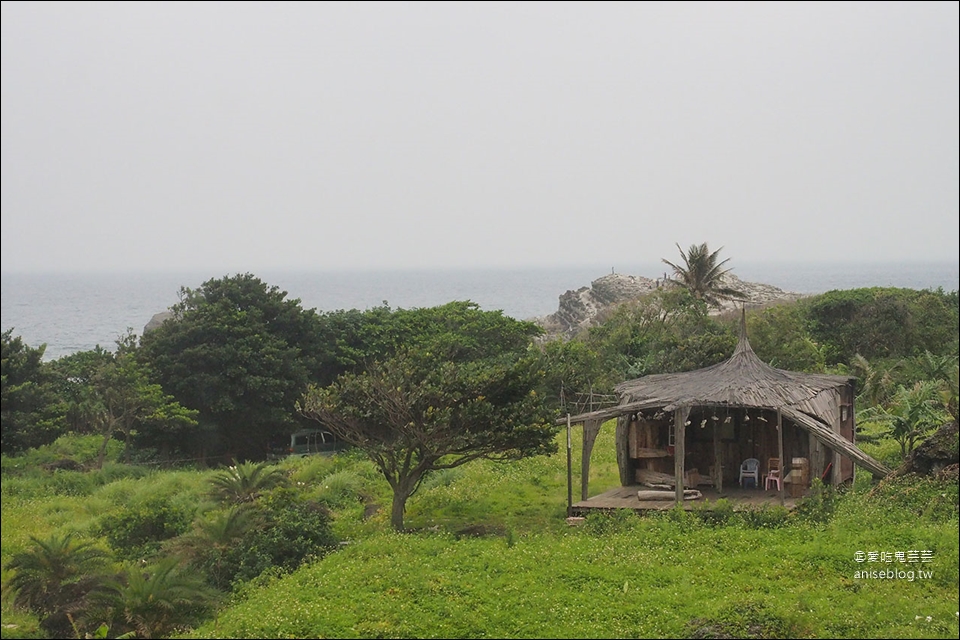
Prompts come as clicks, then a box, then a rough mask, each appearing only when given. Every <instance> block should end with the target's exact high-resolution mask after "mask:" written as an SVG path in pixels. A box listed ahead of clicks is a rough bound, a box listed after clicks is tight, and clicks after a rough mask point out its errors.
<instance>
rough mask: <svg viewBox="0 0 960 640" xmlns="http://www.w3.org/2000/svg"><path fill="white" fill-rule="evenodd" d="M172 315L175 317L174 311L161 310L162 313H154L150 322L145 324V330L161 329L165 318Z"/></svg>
mask: <svg viewBox="0 0 960 640" xmlns="http://www.w3.org/2000/svg"><path fill="white" fill-rule="evenodd" d="M172 317H173V312H172V311H161V312H160V313H155V314H153V317H152V318H150V322H148V323H147V324H146V325H144V327H143V332H144V333H147V332H148V331H153V330H154V329H159V328H160V325H162V324H163V322H164V320H167V319H169V318H172Z"/></svg>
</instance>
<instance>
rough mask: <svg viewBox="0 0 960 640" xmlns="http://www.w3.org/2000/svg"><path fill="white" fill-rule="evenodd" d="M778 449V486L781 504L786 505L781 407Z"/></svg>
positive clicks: (778, 419) (778, 417)
mask: <svg viewBox="0 0 960 640" xmlns="http://www.w3.org/2000/svg"><path fill="white" fill-rule="evenodd" d="M777 451H778V452H779V453H778V455H779V456H780V471H778V472H777V473H779V474H780V481H779V482H777V486H778V487H779V488H780V506H781V507H782V506H783V505H784V499H783V477H784V474H783V470H784V468H785V467H786V464H784V463H785V462H786V460H784V459H783V415H782V414H781V413H780V409H779V408H778V409H777ZM769 471H770V470H769V469H768V470H767V472H768V473H769ZM764 489H766V487H764Z"/></svg>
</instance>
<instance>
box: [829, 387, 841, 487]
mask: <svg viewBox="0 0 960 640" xmlns="http://www.w3.org/2000/svg"><path fill="white" fill-rule="evenodd" d="M834 396H835V405H834V406H836V407H837V411H836V414H835V415H834V416H833V424H832V425H831V426H832V427H833V432H834V433H836V434H837V436H838V437H840V438H843V436H842V435H841V434H842V429H841V428H840V394H839V393H834ZM840 457H841V456H840V452H839V451H837V450H836V449H833V472H832V473H831V475H830V484H832V485H833V486H837V485H839V484H840V483H841V482H842V481H843V469H842V468H841V465H840Z"/></svg>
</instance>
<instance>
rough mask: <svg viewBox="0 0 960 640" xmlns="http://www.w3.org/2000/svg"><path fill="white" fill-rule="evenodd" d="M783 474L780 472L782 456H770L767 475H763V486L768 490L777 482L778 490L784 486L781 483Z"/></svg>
mask: <svg viewBox="0 0 960 640" xmlns="http://www.w3.org/2000/svg"><path fill="white" fill-rule="evenodd" d="M782 479H783V474H782V473H781V472H780V458H770V459H769V460H768V461H767V475H765V476H763V488H764V490H767V489H769V488H770V485H771V484H774V483H776V485H777V491H779V490H781V489H782V488H783V485H782V484H781V482H782Z"/></svg>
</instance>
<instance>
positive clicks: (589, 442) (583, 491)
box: [580, 420, 601, 500]
mask: <svg viewBox="0 0 960 640" xmlns="http://www.w3.org/2000/svg"><path fill="white" fill-rule="evenodd" d="M600 424H601V423H600V420H587V421H585V422H584V423H583V448H582V450H581V456H580V499H581V500H586V499H587V498H588V497H589V496H588V495H587V493H588V491H589V485H590V456H591V455H593V445H594V443H595V442H596V441H597V434H598V433H600Z"/></svg>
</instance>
